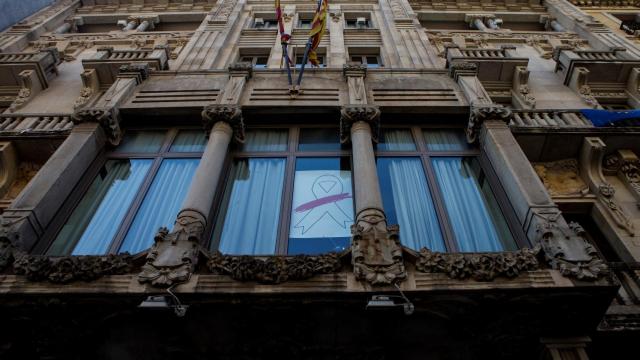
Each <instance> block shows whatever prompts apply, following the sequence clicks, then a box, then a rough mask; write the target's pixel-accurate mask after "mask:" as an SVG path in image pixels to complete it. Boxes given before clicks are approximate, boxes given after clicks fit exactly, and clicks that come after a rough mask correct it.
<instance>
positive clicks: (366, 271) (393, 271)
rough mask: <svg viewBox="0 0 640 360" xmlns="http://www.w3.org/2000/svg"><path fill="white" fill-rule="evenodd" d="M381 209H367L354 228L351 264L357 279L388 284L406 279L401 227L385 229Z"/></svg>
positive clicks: (352, 226) (384, 220)
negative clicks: (399, 235)
mask: <svg viewBox="0 0 640 360" xmlns="http://www.w3.org/2000/svg"><path fill="white" fill-rule="evenodd" d="M386 224H387V221H386V219H385V217H384V214H382V212H381V211H380V210H376V209H368V210H364V214H363V215H360V216H359V218H358V221H357V222H356V224H354V225H351V235H352V237H351V262H352V264H353V272H354V274H355V277H356V279H358V280H365V281H367V282H368V283H370V284H371V285H389V284H393V283H396V282H398V281H401V280H403V279H405V278H406V277H407V272H406V269H405V267H404V261H403V259H402V247H401V246H400V239H399V237H398V232H399V227H398V225H392V226H386Z"/></svg>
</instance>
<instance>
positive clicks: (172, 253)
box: [138, 209, 206, 287]
mask: <svg viewBox="0 0 640 360" xmlns="http://www.w3.org/2000/svg"><path fill="white" fill-rule="evenodd" d="M205 225H206V218H205V216H204V215H202V214H201V213H200V212H198V211H195V210H190V209H186V210H182V211H181V212H180V214H178V218H177V220H176V222H175V224H174V228H173V231H171V232H169V229H167V228H166V227H162V228H160V230H158V233H157V234H156V236H155V237H154V244H153V246H152V247H151V249H150V250H149V254H148V255H147V262H146V264H145V265H144V266H143V267H142V271H141V272H140V274H138V281H139V282H141V283H146V282H149V283H151V284H152V285H154V286H159V287H169V286H171V285H174V284H178V283H182V282H187V281H189V279H190V278H191V274H192V273H193V270H194V268H195V266H196V264H197V262H198V254H199V252H200V240H201V238H202V233H203V231H204V227H205Z"/></svg>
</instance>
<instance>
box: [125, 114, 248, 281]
mask: <svg viewBox="0 0 640 360" xmlns="http://www.w3.org/2000/svg"><path fill="white" fill-rule="evenodd" d="M202 118H203V120H204V125H205V128H206V129H208V130H210V135H209V141H208V142H207V146H206V148H205V151H204V153H203V154H202V159H201V160H200V164H199V165H198V169H197V170H196V173H195V175H194V178H193V181H192V183H191V187H190V188H189V192H188V193H187V196H186V198H185V200H184V202H183V203H182V210H180V212H179V213H178V216H177V218H176V221H175V223H174V226H173V230H172V231H171V232H169V230H168V229H167V228H161V229H160V230H159V231H158V233H157V234H156V236H155V238H154V245H153V247H152V248H151V250H150V251H149V254H148V255H147V263H146V264H145V265H144V266H143V267H142V271H141V272H140V274H138V280H139V281H140V282H141V283H145V282H150V283H151V284H152V285H155V286H171V285H174V284H177V283H182V282H187V281H189V279H190V278H191V273H192V272H193V270H194V267H195V265H196V264H197V262H198V254H199V252H200V243H201V241H202V235H203V232H204V229H205V228H206V226H207V218H208V216H209V211H210V209H211V207H212V204H213V198H214V196H215V189H216V188H217V185H218V181H219V179H220V176H221V174H222V167H223V165H224V160H225V157H226V155H227V148H228V147H229V143H230V141H231V139H232V137H233V138H234V139H235V140H236V141H239V142H242V141H244V124H243V121H242V113H241V110H240V107H238V106H233V105H211V106H208V107H206V108H205V109H204V111H203V112H202Z"/></svg>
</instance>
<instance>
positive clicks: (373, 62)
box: [351, 54, 382, 68]
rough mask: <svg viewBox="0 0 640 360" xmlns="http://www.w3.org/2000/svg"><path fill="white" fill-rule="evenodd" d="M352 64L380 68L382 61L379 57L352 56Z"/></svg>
mask: <svg viewBox="0 0 640 360" xmlns="http://www.w3.org/2000/svg"><path fill="white" fill-rule="evenodd" d="M351 63H355V64H362V65H365V66H366V67H368V68H378V67H381V66H382V61H381V60H380V56H378V55H373V54H371V55H351Z"/></svg>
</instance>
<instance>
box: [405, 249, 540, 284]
mask: <svg viewBox="0 0 640 360" xmlns="http://www.w3.org/2000/svg"><path fill="white" fill-rule="evenodd" d="M540 250H541V248H540V247H539V246H538V247H535V248H533V249H528V248H524V249H520V250H518V251H508V252H507V251H505V252H498V253H464V254H462V253H458V254H451V253H440V252H432V251H431V250H429V249H427V248H422V249H421V250H420V257H419V258H418V260H417V261H416V270H418V271H421V272H426V273H444V274H447V276H449V277H450V278H452V279H459V280H464V279H469V278H471V279H474V280H477V281H492V280H494V279H495V278H497V277H506V278H515V277H517V276H518V275H520V274H521V273H523V272H525V271H533V270H537V269H539V268H540V263H539V262H538V255H539V254H540Z"/></svg>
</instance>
